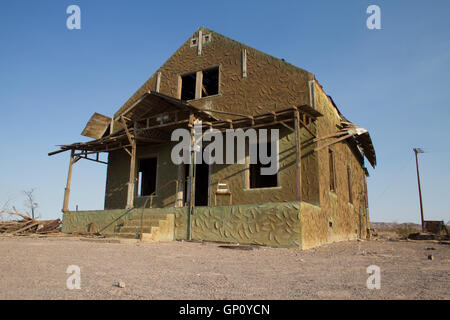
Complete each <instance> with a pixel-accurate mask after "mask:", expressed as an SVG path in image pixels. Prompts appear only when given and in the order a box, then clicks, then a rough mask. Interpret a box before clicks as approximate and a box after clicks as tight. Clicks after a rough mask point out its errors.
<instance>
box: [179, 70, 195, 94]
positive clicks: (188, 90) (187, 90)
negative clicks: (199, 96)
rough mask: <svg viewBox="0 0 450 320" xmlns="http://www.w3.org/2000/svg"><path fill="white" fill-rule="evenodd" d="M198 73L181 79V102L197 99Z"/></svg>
mask: <svg viewBox="0 0 450 320" xmlns="http://www.w3.org/2000/svg"><path fill="white" fill-rule="evenodd" d="M196 78H197V77H196V73H195V72H194V73H190V74H186V75H184V76H182V77H181V100H185V101H186V100H193V99H195V82H196Z"/></svg>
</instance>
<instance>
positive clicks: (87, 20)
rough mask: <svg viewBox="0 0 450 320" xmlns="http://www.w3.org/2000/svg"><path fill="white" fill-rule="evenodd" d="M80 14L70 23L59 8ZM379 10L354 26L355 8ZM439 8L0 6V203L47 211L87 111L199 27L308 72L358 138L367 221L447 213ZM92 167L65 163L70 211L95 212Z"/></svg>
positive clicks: (361, 4) (449, 147)
mask: <svg viewBox="0 0 450 320" xmlns="http://www.w3.org/2000/svg"><path fill="white" fill-rule="evenodd" d="M71 4H77V5H79V6H80V8H81V20H82V22H81V24H82V25H81V27H82V29H81V30H68V29H67V28H66V19H67V17H68V15H67V14H66V8H67V7H68V6H69V5H71ZM371 4H376V5H378V6H380V8H381V25H382V30H368V29H367V27H366V19H367V17H368V14H366V8H367V7H368V6H369V5H371ZM449 12H450V2H449V1H446V0H442V1H440V0H433V1H412V0H408V1H406V0H405V1H400V0H390V1H377V0H372V1H364V0H346V1H300V0H297V1H281V0H279V1H209V2H201V3H199V2H188V1H178V2H177V1H169V0H168V1H100V0H89V1H77V0H70V1H66V0H55V1H23V0H14V1H12V0H4V1H1V2H0V14H1V18H0V43H1V47H0V108H1V114H2V124H1V128H2V134H1V135H0V144H1V151H0V205H1V204H2V203H3V202H4V201H6V200H7V199H10V200H11V201H12V203H14V204H16V205H17V207H18V208H22V207H23V201H24V198H23V196H22V195H21V190H23V189H29V188H36V191H35V194H36V200H37V202H38V203H39V212H40V214H41V216H42V218H46V219H47V218H55V217H61V207H62V199H63V192H64V186H65V180H66V177H67V169H68V162H69V155H68V154H67V153H63V154H60V155H57V156H54V157H48V156H47V153H48V152H50V151H53V150H56V149H57V148H56V147H55V145H57V144H67V143H72V142H76V141H86V140H87V138H84V137H82V136H81V135H80V133H81V131H82V129H83V128H84V125H85V124H86V122H87V120H88V119H89V117H90V116H91V115H92V113H93V112H99V113H102V114H105V115H109V116H111V115H112V114H113V113H114V112H115V111H116V110H117V109H118V108H119V107H120V106H121V105H122V104H123V103H124V102H125V101H126V100H127V99H128V98H129V97H130V96H131V95H132V94H133V93H134V92H135V90H137V89H138V88H139V87H140V86H141V85H142V84H143V83H144V82H145V81H146V80H147V79H148V78H149V77H150V76H151V75H152V74H153V73H154V72H155V71H156V70H157V69H158V67H159V66H160V65H161V64H163V63H164V61H165V60H166V59H167V58H168V57H169V56H170V55H171V54H172V53H173V52H174V51H175V50H176V49H177V48H178V47H179V46H180V45H181V44H182V43H183V42H184V41H185V40H186V39H187V38H188V37H189V36H190V35H191V34H192V33H193V32H194V31H195V30H196V29H197V28H198V27H199V26H205V27H208V28H210V29H212V30H215V31H217V32H219V33H221V34H224V35H226V36H228V37H231V38H233V39H235V40H237V41H240V42H243V43H246V44H248V45H250V46H252V47H254V48H257V49H259V50H261V51H264V52H267V53H269V54H271V55H273V56H276V57H279V58H284V59H285V60H286V61H288V62H290V63H292V64H294V65H296V66H299V67H301V68H304V69H306V70H308V71H310V72H312V73H314V74H315V75H316V77H317V79H318V80H319V82H320V83H321V84H322V85H323V87H324V89H325V91H326V92H327V93H328V94H329V95H331V96H332V97H333V99H334V101H335V102H336V103H337V105H338V106H339V108H340V110H341V111H342V112H343V113H344V114H345V115H346V116H347V117H348V118H349V119H350V120H351V121H353V122H355V123H357V124H359V125H361V126H363V127H364V128H366V129H368V130H369V131H370V132H371V135H372V139H373V142H374V144H375V149H376V152H377V157H378V166H377V167H376V169H375V170H372V169H371V168H369V172H370V177H369V179H368V184H369V198H370V214H371V219H372V220H373V221H397V222H404V221H412V222H418V221H419V220H420V215H419V208H418V194H417V180H416V174H415V162H414V160H413V151H412V148H413V147H423V148H424V149H425V150H426V151H427V153H425V154H421V155H420V169H421V179H422V189H423V201H424V210H425V218H426V219H438V220H442V219H443V220H445V221H448V220H450V204H449V200H448V199H449V198H450V167H449V161H448V158H449V156H450V126H449V125H448V122H449V120H450V111H449V109H450V108H449V101H450V90H449V86H450V41H449V39H450V19H448V13H449ZM105 177H106V166H104V165H102V164H97V163H93V162H89V161H79V162H78V163H77V164H76V166H75V168H74V173H73V181H72V193H71V203H70V207H71V208H72V209H73V208H75V205H76V204H78V206H79V209H80V210H83V209H102V208H103V201H104V190H105Z"/></svg>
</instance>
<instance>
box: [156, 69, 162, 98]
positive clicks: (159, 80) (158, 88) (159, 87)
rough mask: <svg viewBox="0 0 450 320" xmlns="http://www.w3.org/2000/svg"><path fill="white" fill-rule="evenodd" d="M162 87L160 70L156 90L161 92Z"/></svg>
mask: <svg viewBox="0 0 450 320" xmlns="http://www.w3.org/2000/svg"><path fill="white" fill-rule="evenodd" d="M160 89H161V71H158V75H157V76H156V92H158V93H159V90H160Z"/></svg>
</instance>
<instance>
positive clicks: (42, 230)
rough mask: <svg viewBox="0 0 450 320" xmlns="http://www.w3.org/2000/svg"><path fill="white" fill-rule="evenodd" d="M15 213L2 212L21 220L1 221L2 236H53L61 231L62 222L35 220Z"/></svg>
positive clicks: (58, 220) (57, 220)
mask: <svg viewBox="0 0 450 320" xmlns="http://www.w3.org/2000/svg"><path fill="white" fill-rule="evenodd" d="M13 209H14V211H6V210H5V211H0V213H6V214H9V215H10V216H16V217H20V218H21V219H16V220H6V221H0V234H2V235H29V234H51V233H59V232H60V231H61V220H60V219H55V220H35V219H33V218H31V217H29V216H27V215H24V214H21V213H19V212H18V211H17V210H16V208H14V207H13Z"/></svg>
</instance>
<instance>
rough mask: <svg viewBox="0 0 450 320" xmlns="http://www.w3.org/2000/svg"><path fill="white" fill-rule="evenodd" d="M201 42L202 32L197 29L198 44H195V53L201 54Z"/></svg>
mask: <svg viewBox="0 0 450 320" xmlns="http://www.w3.org/2000/svg"><path fill="white" fill-rule="evenodd" d="M202 44H203V32H202V30H198V44H197V55H198V56H201V55H202Z"/></svg>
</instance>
